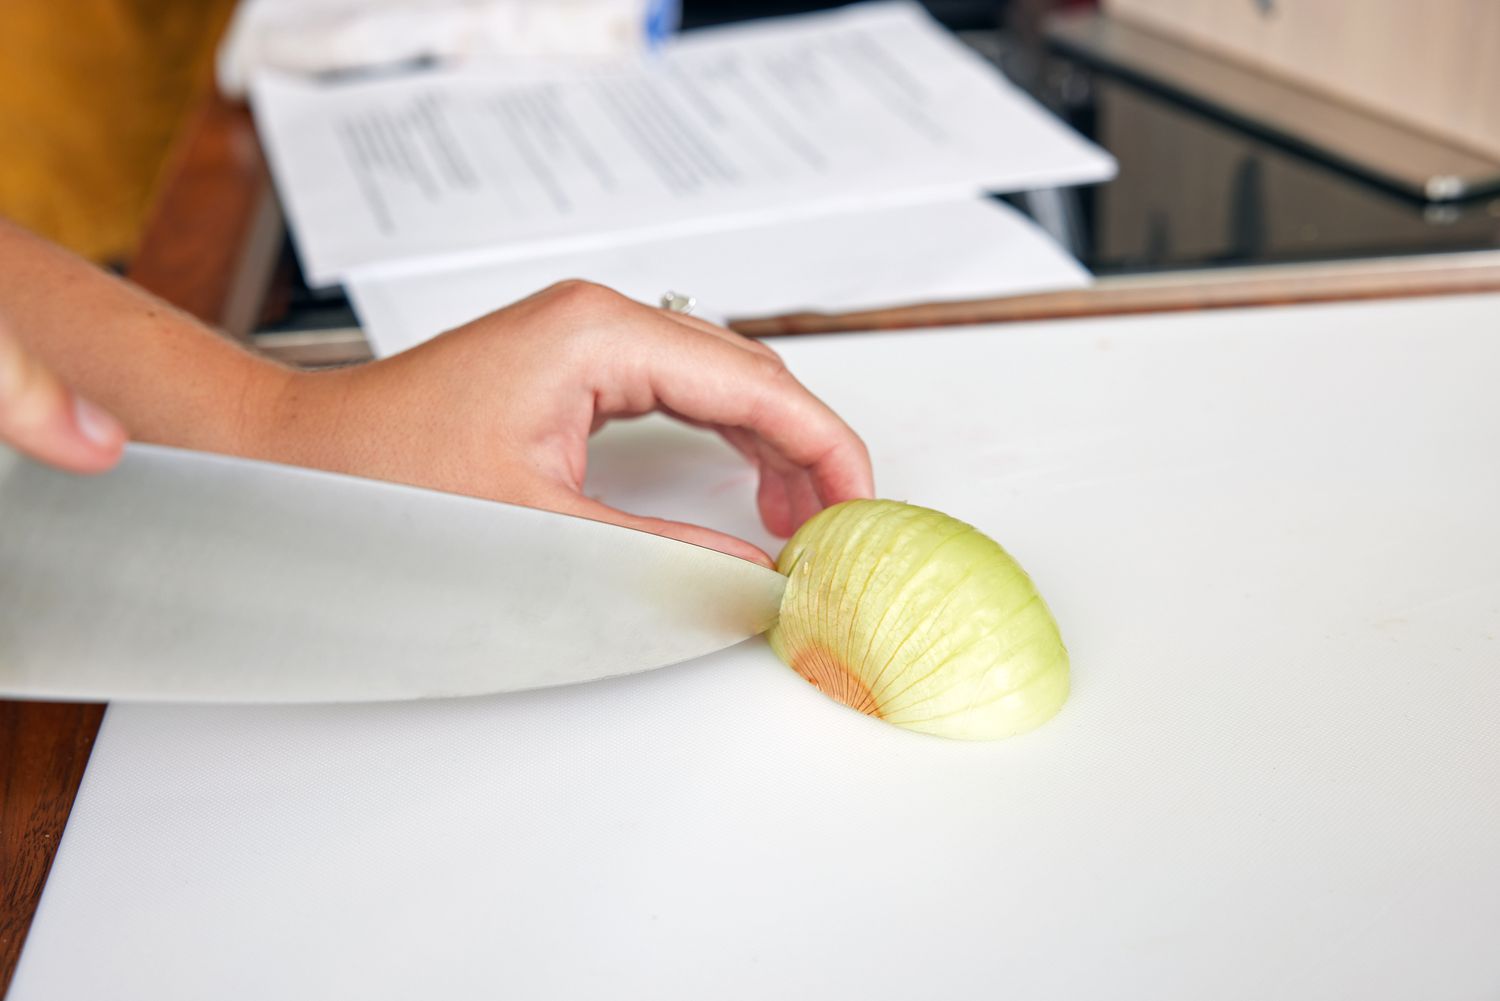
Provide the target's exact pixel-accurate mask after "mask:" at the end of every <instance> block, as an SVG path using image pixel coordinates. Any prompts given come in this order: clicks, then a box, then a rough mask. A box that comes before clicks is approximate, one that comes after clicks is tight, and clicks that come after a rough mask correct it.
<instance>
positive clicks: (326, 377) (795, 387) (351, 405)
mask: <svg viewBox="0 0 1500 1001" xmlns="http://www.w3.org/2000/svg"><path fill="white" fill-rule="evenodd" d="M272 409H273V412H274V415H275V416H274V417H273V421H272V425H271V427H270V428H268V429H267V430H266V432H264V433H265V434H266V435H267V437H266V438H265V442H266V444H265V445H264V446H263V447H262V448H261V449H258V450H257V451H262V452H263V453H264V454H265V457H268V458H274V459H279V460H280V461H285V462H295V463H298V464H301V465H309V466H318V467H322V468H326V469H335V470H340V471H343V472H349V473H355V474H357V475H361V476H370V477H375V478H378V479H387V480H394V481H400V482H404V483H413V484H417V485H419V486H426V487H432V488H435V489H440V490H447V491H450V492H454V493H462V494H469V495H473V496H478V497H486V498H491V499H494V500H503V501H509V502H511V503H515V504H523V505H526V506H529V507H538V508H546V509H549V510H553V511H561V512H564V513H567V514H575V515H580V516H582V517H586V518H593V519H596V520H599V521H609V522H614V523H616V524H620V525H626V526H628V527H631V528H637V529H641V530H644V531H648V532H654V533H656V534H659V535H666V536H670V537H672V538H677V539H681V540H683V541H686V542H692V543H696V544H698V545H702V546H707V547H710V548H713V549H718V550H721V551H723V552H727V553H731V554H733V555H736V556H740V557H743V558H745V559H750V560H755V561H757V562H760V563H765V564H768V565H769V564H771V563H772V560H771V558H770V557H769V556H768V555H767V554H766V553H764V552H762V551H761V550H760V549H758V548H757V547H755V546H753V545H751V544H750V543H748V542H745V541H743V540H740V539H736V538H734V537H732V536H728V535H724V534H722V533H719V532H714V531H711V530H709V529H706V528H701V527H699V526H696V525H687V524H682V523H680V522H671V521H663V520H660V519H656V518H647V517H641V516H638V515H635V514H629V513H626V512H624V511H619V510H616V509H615V508H611V507H609V506H607V505H605V504H602V503H600V502H598V501H595V500H592V499H590V498H588V497H585V496H584V495H583V493H582V488H583V482H584V473H585V467H586V463H587V454H588V453H587V444H588V438H589V435H590V434H592V433H593V432H594V431H597V430H598V429H599V428H600V427H602V426H603V425H604V424H605V423H606V422H608V421H610V420H612V419H615V418H622V417H635V416H639V415H642V414H646V413H649V412H651V411H661V412H663V413H667V414H670V415H672V416H673V417H676V418H678V419H680V420H683V421H686V422H688V423H690V424H693V425H696V426H698V427H704V428H710V429H712V430H714V431H717V432H718V433H719V434H721V435H723V436H724V438H725V439H726V440H727V441H728V442H729V443H730V444H731V445H733V446H734V447H735V448H736V449H738V450H739V451H740V452H741V453H743V454H744V455H745V457H746V458H747V459H748V460H749V461H750V462H751V463H753V464H754V465H755V466H756V467H757V468H758V470H759V472H760V488H759V493H758V504H759V507H760V513H761V517H762V519H763V520H764V521H765V524H766V527H767V528H768V529H769V530H770V531H771V532H773V533H774V534H777V535H781V536H787V535H790V534H791V533H792V532H793V531H794V530H795V529H796V528H797V527H798V526H799V525H800V524H801V523H802V522H803V521H805V520H806V519H808V518H809V517H811V516H812V515H813V514H815V513H817V512H818V511H819V510H821V509H822V508H823V507H825V506H826V505H829V504H834V503H837V502H839V501H843V500H848V499H851V498H856V497H869V496H871V492H872V490H873V480H872V477H871V472H870V460H869V456H868V453H867V452H866V451H865V447H864V444H863V443H862V442H861V441H860V440H859V438H858V437H857V436H856V435H855V434H854V432H853V431H851V430H850V429H849V427H848V426H847V425H846V424H844V422H843V421H841V420H840V419H839V418H838V417H837V416H836V415H835V414H834V413H833V411H831V410H829V409H828V407H827V406H825V405H824V404H823V403H822V402H821V401H819V400H818V399H817V398H816V397H815V396H813V395H812V393H810V392H808V390H807V389H806V388H804V387H803V386H802V384H801V383H799V382H798V381H797V380H796V379H795V378H793V376H792V375H791V373H790V372H788V371H787V369H786V366H784V365H783V364H782V363H781V359H780V358H779V357H778V356H777V355H776V353H775V352H774V351H772V350H771V349H770V348H767V347H765V346H764V345H761V344H759V343H757V342H754V341H750V340H748V339H746V338H743V337H741V336H739V335H738V334H735V333H732V332H731V331H728V330H725V329H723V328H721V327H716V326H714V325H712V324H710V323H706V322H704V321H702V320H696V319H694V318H692V317H686V316H681V315H678V314H674V313H668V312H665V311H662V310H657V309H652V308H649V307H647V306H643V305H640V304H639V303H636V302H634V301H632V300H630V299H627V298H625V297H624V296H621V295H618V294H617V293H614V292H611V291H609V290H608V289H605V288H602V287H600V286H597V285H592V284H589V283H587V282H578V281H572V282H564V283H561V284H559V285H555V286H553V287H551V288H549V289H546V290H545V291H542V292H540V293H538V294H536V295H534V296H532V297H530V298H528V299H525V300H523V301H521V302H519V303H516V304H515V305H513V306H510V307H508V308H506V309H502V310H499V311H498V312H495V313H491V314H490V315H488V316H485V317H483V318H481V319H478V320H475V321H474V322H473V323H470V324H468V325H467V326H464V327H460V328H458V329H456V330H452V331H449V332H448V333H446V334H443V335H442V336H440V337H438V338H436V339H434V340H432V341H429V342H427V343H426V344H423V345H421V346H419V347H417V348H414V349H412V350H410V351H408V352H405V353H404V354H400V355H397V356H395V357H393V358H389V359H386V360H384V361H380V362H374V363H371V364H368V365H363V366H359V367H356V368H350V369H343V370H338V371H334V372H326V373H302V374H290V373H289V374H288V376H287V379H286V383H285V385H284V387H283V388H282V391H281V393H280V396H279V400H278V401H277V402H276V403H275V404H274V405H273V408H272Z"/></svg>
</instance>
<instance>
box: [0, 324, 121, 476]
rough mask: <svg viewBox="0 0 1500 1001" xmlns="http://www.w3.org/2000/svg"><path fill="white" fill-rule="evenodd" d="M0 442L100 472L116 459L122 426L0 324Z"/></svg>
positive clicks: (61, 465)
mask: <svg viewBox="0 0 1500 1001" xmlns="http://www.w3.org/2000/svg"><path fill="white" fill-rule="evenodd" d="M0 442H5V443H7V444H10V445H14V446H15V447H16V448H18V449H20V450H21V451H22V452H25V453H26V454H27V455H30V456H32V457H33V458H36V459H39V460H41V461H42V462H45V463H48V464H50V465H53V466H57V467H58V468H60V469H66V470H70V471H71V472H75V473H98V472H102V471H104V470H106V469H108V468H109V467H111V466H113V465H114V464H115V463H116V462H117V461H119V458H120V450H121V449H122V448H123V447H124V445H125V431H124V429H123V428H121V427H120V424H119V422H117V421H116V420H115V419H114V418H113V417H111V416H110V415H109V414H107V413H105V412H104V411H103V410H101V409H100V408H99V407H97V406H96V405H94V404H93V403H90V402H89V401H88V400H85V399H84V398H83V397H81V396H77V395H75V394H73V393H72V392H70V391H69V390H68V388H67V387H66V386H64V385H63V384H62V383H61V382H59V381H58V379H57V377H56V376H54V375H53V374H52V372H51V371H50V370H48V369H47V367H46V366H44V365H43V364H42V363H41V362H40V361H38V360H37V359H36V358H34V357H32V356H31V354H29V353H28V352H27V351H26V349H25V348H24V347H22V346H21V342H20V341H18V340H16V339H15V338H14V337H13V336H11V334H10V333H9V331H8V330H7V329H6V328H5V326H4V324H0Z"/></svg>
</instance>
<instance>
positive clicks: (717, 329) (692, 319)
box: [661, 309, 781, 361]
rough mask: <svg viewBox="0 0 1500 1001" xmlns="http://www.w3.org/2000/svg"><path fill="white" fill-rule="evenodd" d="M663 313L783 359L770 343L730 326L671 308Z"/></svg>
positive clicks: (720, 337) (743, 346) (741, 344)
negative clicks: (741, 332) (723, 325)
mask: <svg viewBox="0 0 1500 1001" xmlns="http://www.w3.org/2000/svg"><path fill="white" fill-rule="evenodd" d="M661 313H662V315H663V316H665V317H667V318H668V319H669V320H675V321H677V322H678V323H680V324H682V325H683V326H685V327H689V328H691V329H693V330H701V331H702V332H703V333H705V334H713V335H714V336H715V337H717V338H719V339H720V340H724V341H728V342H729V343H730V344H734V345H737V346H739V347H742V348H744V349H745V350H746V351H753V352H755V353H756V354H760V355H765V356H767V357H769V358H775V359H776V360H777V361H780V360H781V355H779V354H777V353H776V352H775V351H774V350H773V349H772V348H771V347H770V346H769V345H767V344H765V343H764V342H762V341H757V340H755V339H754V338H752V337H746V336H745V335H744V334H740V333H736V332H735V331H733V330H730V329H729V328H728V327H721V326H719V325H718V324H717V323H709V322H708V321H707V320H702V319H699V318H698V317H696V316H690V315H689V314H687V313H677V312H674V311H672V310H670V309H664V310H662V311H661Z"/></svg>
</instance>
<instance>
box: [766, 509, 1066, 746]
mask: <svg viewBox="0 0 1500 1001" xmlns="http://www.w3.org/2000/svg"><path fill="white" fill-rule="evenodd" d="M777 568H778V569H779V570H780V571H781V572H782V573H783V574H786V576H787V578H788V583H787V589H786V595H785V597H783V598H782V602H781V616H780V619H779V620H778V621H777V623H776V625H775V626H774V627H772V629H771V631H770V633H769V638H770V641H771V647H772V649H774V650H775V651H776V654H777V656H779V657H780V658H781V659H782V660H784V661H785V662H786V663H787V664H789V665H791V667H792V668H793V669H794V670H796V671H797V673H799V674H801V675H802V676H803V677H804V678H806V679H807V680H808V681H810V682H811V683H812V684H813V685H815V686H817V687H818V688H819V689H820V690H822V691H823V692H824V693H826V694H827V695H829V696H830V697H832V698H834V699H836V700H837V701H839V702H842V703H844V704H845V705H848V706H851V707H853V708H855V709H857V710H859V711H860V712H863V713H866V714H868V715H871V716H876V717H879V718H880V719H883V720H885V721H886V722H888V723H892V724H895V725H896V726H900V727H905V728H907V729H910V730H919V731H921V732H924V733H931V734H936V735H938V736H943V737H953V738H959V739H965V740H996V739H999V738H1002V737H1009V736H1013V735H1015V734H1019V733H1024V732H1026V731H1028V730H1031V729H1034V728H1035V727H1037V726H1040V725H1041V724H1042V723H1044V722H1046V721H1047V720H1048V719H1051V718H1052V716H1053V715H1054V714H1055V713H1056V712H1057V710H1058V709H1059V708H1060V707H1061V706H1062V704H1063V702H1064V701H1066V699H1067V697H1068V652H1067V649H1066V648H1065V647H1064V646H1063V643H1062V638H1061V637H1060V636H1059V635H1058V631H1057V623H1056V622H1055V621H1054V620H1053V618H1052V613H1051V612H1050V611H1049V610H1048V609H1047V605H1046V603H1045V602H1043V601H1042V597H1041V595H1040V594H1038V593H1037V590H1036V586H1035V585H1034V584H1033V583H1032V582H1031V578H1030V577H1028V576H1027V575H1026V571H1024V570H1022V569H1021V567H1020V565H1019V564H1017V563H1016V561H1015V560H1013V559H1012V558H1011V557H1010V554H1009V553H1007V552H1006V551H1005V550H1004V549H1002V548H1001V547H1000V545H999V544H998V543H996V542H995V541H994V540H992V539H990V538H988V537H987V536H985V535H984V534H982V533H981V532H979V531H978V530H977V529H975V528H973V527H972V526H970V525H966V524H964V523H963V522H961V521H958V520H957V519H954V518H950V517H948V516H947V515H945V514H941V513H939V512H937V511H932V510H929V509H927V508H923V507H916V506H914V505H911V504H903V503H901V502H899V501H885V500H874V501H867V500H859V501H849V502H847V503H844V504H838V505H835V506H834V507H831V508H828V509H827V510H825V511H823V512H821V513H820V514H818V515H817V516H815V517H814V518H812V519H811V520H809V521H808V522H807V523H806V524H805V525H803V526H802V528H801V529H799V530H798V531H797V534H796V535H794V536H792V538H791V540H790V541H789V542H787V544H786V547H785V548H784V549H783V550H782V552H781V557H780V559H779V560H778V561H777Z"/></svg>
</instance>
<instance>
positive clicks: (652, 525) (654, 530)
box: [540, 492, 776, 569]
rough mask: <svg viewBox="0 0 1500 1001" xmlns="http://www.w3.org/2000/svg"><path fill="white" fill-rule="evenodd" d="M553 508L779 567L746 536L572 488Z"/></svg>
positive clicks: (551, 503) (554, 499) (554, 500)
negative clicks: (627, 507)
mask: <svg viewBox="0 0 1500 1001" xmlns="http://www.w3.org/2000/svg"><path fill="white" fill-rule="evenodd" d="M540 506H544V507H547V508H549V509H551V510H553V511H560V512H562V513H563V514H573V515H577V516H578V517H580V518H590V519H592V520H594V521H604V522H609V523H610V524H612V525H623V526H624V527H626V528H633V529H635V530H636V531H640V532H650V533H651V534H652V535H664V536H666V537H667V538H669V539H677V540H678V541H679V542H689V543H692V544H693V545H695V546H702V547H704V548H705V549H714V550H717V551H718V552H721V553H728V554H729V555H730V556H738V557H739V558H740V559H742V560H749V561H750V562H752V563H759V564H760V565H761V566H766V567H771V568H772V569H775V567H776V561H775V560H773V559H771V557H770V555H769V554H768V553H766V552H765V551H764V550H762V549H761V548H760V547H758V546H753V545H751V544H750V543H748V542H746V541H745V540H744V539H737V538H735V537H734V536H732V535H725V534H724V533H723V532H715V531H714V530H713V529H709V528H702V527H700V526H698V525H689V524H687V523H685V522H681V521H667V520H665V519H663V518H643V517H641V516H640V515H634V514H630V513H629V512H627V511H621V510H619V509H618V508H613V507H610V506H609V505H608V504H603V503H600V502H599V501H596V500H593V499H592V498H589V497H584V496H582V495H580V494H575V493H571V492H562V493H559V494H557V495H556V496H554V497H552V498H550V499H549V500H548V501H546V502H545V503H544V504H542V505H540Z"/></svg>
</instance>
